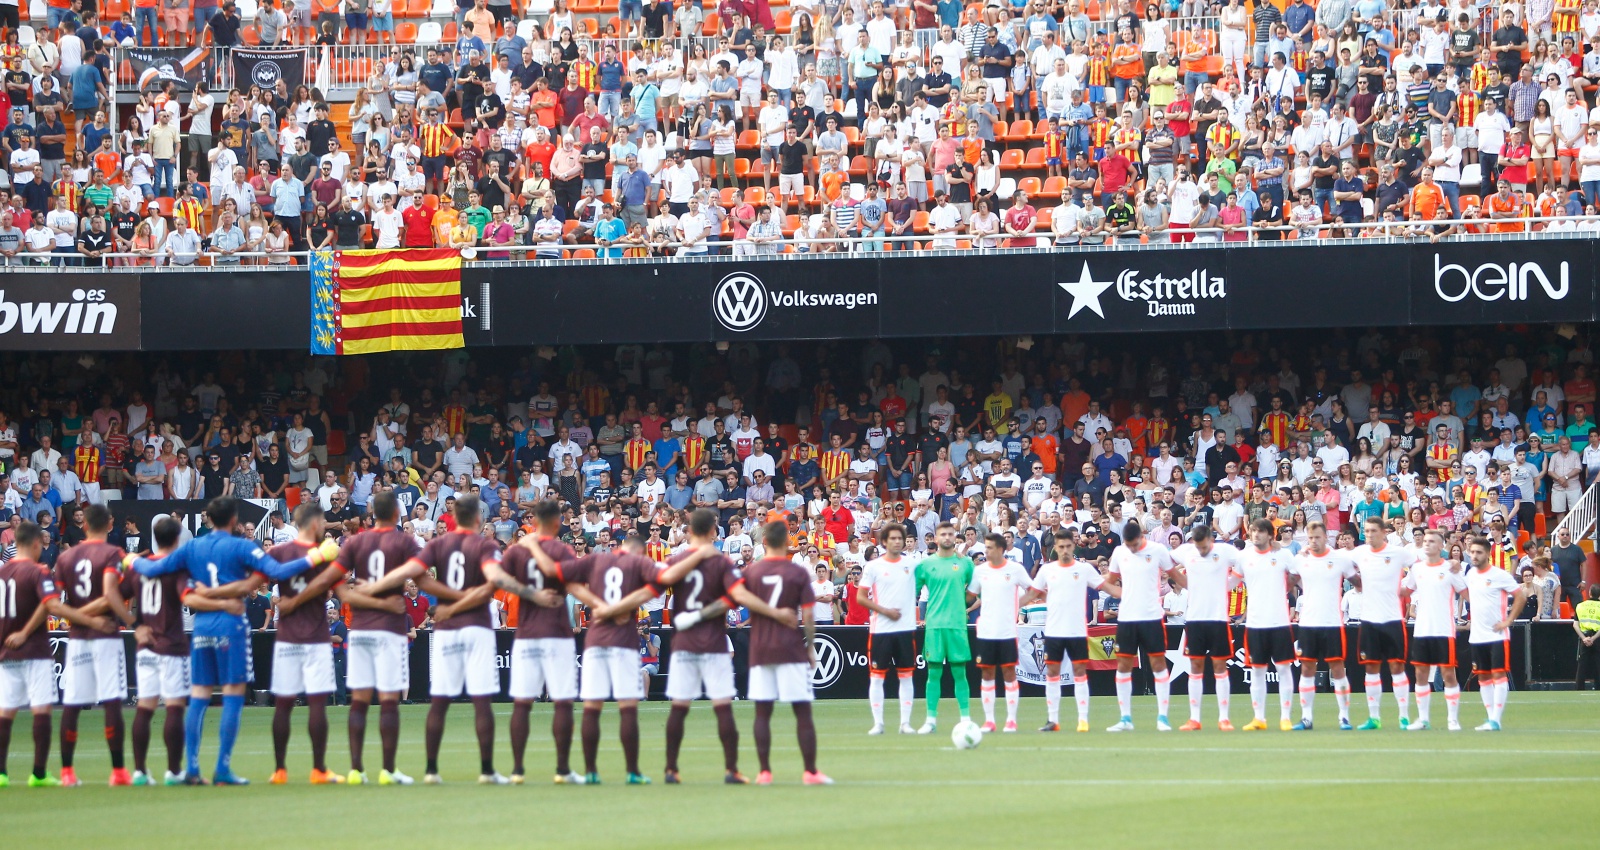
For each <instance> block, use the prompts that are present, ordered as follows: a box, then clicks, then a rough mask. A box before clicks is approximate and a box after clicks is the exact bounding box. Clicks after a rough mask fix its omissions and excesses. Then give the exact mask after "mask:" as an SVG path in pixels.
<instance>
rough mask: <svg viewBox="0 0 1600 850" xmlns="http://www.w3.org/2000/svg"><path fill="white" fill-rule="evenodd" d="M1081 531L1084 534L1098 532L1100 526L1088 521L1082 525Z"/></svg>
mask: <svg viewBox="0 0 1600 850" xmlns="http://www.w3.org/2000/svg"><path fill="white" fill-rule="evenodd" d="M1083 533H1084V534H1086V535H1087V534H1099V533H1100V526H1098V525H1095V524H1094V523H1092V522H1091V523H1088V524H1086V525H1084V527H1083Z"/></svg>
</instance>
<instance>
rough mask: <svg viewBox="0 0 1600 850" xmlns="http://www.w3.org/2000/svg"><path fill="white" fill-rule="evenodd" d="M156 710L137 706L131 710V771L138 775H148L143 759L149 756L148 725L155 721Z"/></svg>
mask: <svg viewBox="0 0 1600 850" xmlns="http://www.w3.org/2000/svg"><path fill="white" fill-rule="evenodd" d="M155 716H156V710H155V709H154V708H145V707H144V706H142V705H141V706H139V707H138V708H135V709H134V710H133V734H132V736H131V737H132V738H133V769H134V770H137V771H139V772H140V773H149V772H150V771H149V770H148V769H146V766H145V759H146V758H147V757H148V756H149V755H150V723H151V721H153V720H154V719H155Z"/></svg>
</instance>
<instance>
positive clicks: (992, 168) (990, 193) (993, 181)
mask: <svg viewBox="0 0 1600 850" xmlns="http://www.w3.org/2000/svg"><path fill="white" fill-rule="evenodd" d="M998 188H1000V163H998V162H996V161H995V159H994V154H993V153H991V152H990V151H989V149H988V148H984V149H983V153H982V154H980V155H979V156H978V166H977V168H976V169H975V172H974V174H973V177H972V192H973V197H982V196H987V197H994V193H995V190H996V189H998Z"/></svg>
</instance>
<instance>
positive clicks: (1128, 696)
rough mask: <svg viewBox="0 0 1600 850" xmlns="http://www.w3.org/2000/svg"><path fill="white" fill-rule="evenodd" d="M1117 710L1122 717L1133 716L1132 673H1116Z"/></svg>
mask: <svg viewBox="0 0 1600 850" xmlns="http://www.w3.org/2000/svg"><path fill="white" fill-rule="evenodd" d="M1117 711H1119V712H1121V715H1122V716H1123V717H1132V716H1133V674H1132V673H1118V674H1117Z"/></svg>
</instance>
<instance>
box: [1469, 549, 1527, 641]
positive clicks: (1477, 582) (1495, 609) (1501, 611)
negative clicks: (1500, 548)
mask: <svg viewBox="0 0 1600 850" xmlns="http://www.w3.org/2000/svg"><path fill="white" fill-rule="evenodd" d="M1516 592H1517V580H1516V579H1514V578H1512V577H1511V574H1510V573H1508V572H1506V571H1505V570H1502V569H1500V568H1499V567H1490V568H1488V569H1486V570H1479V569H1471V570H1467V594H1468V595H1467V602H1468V604H1470V605H1471V606H1472V633H1471V634H1470V635H1468V636H1467V640H1468V641H1470V642H1472V643H1499V642H1500V641H1504V640H1507V639H1509V638H1510V632H1508V631H1506V632H1498V631H1495V628H1494V627H1495V626H1497V625H1499V624H1500V621H1501V620H1504V619H1505V618H1506V613H1507V611H1508V610H1509V606H1510V604H1511V595H1512V594H1513V593H1516Z"/></svg>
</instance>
